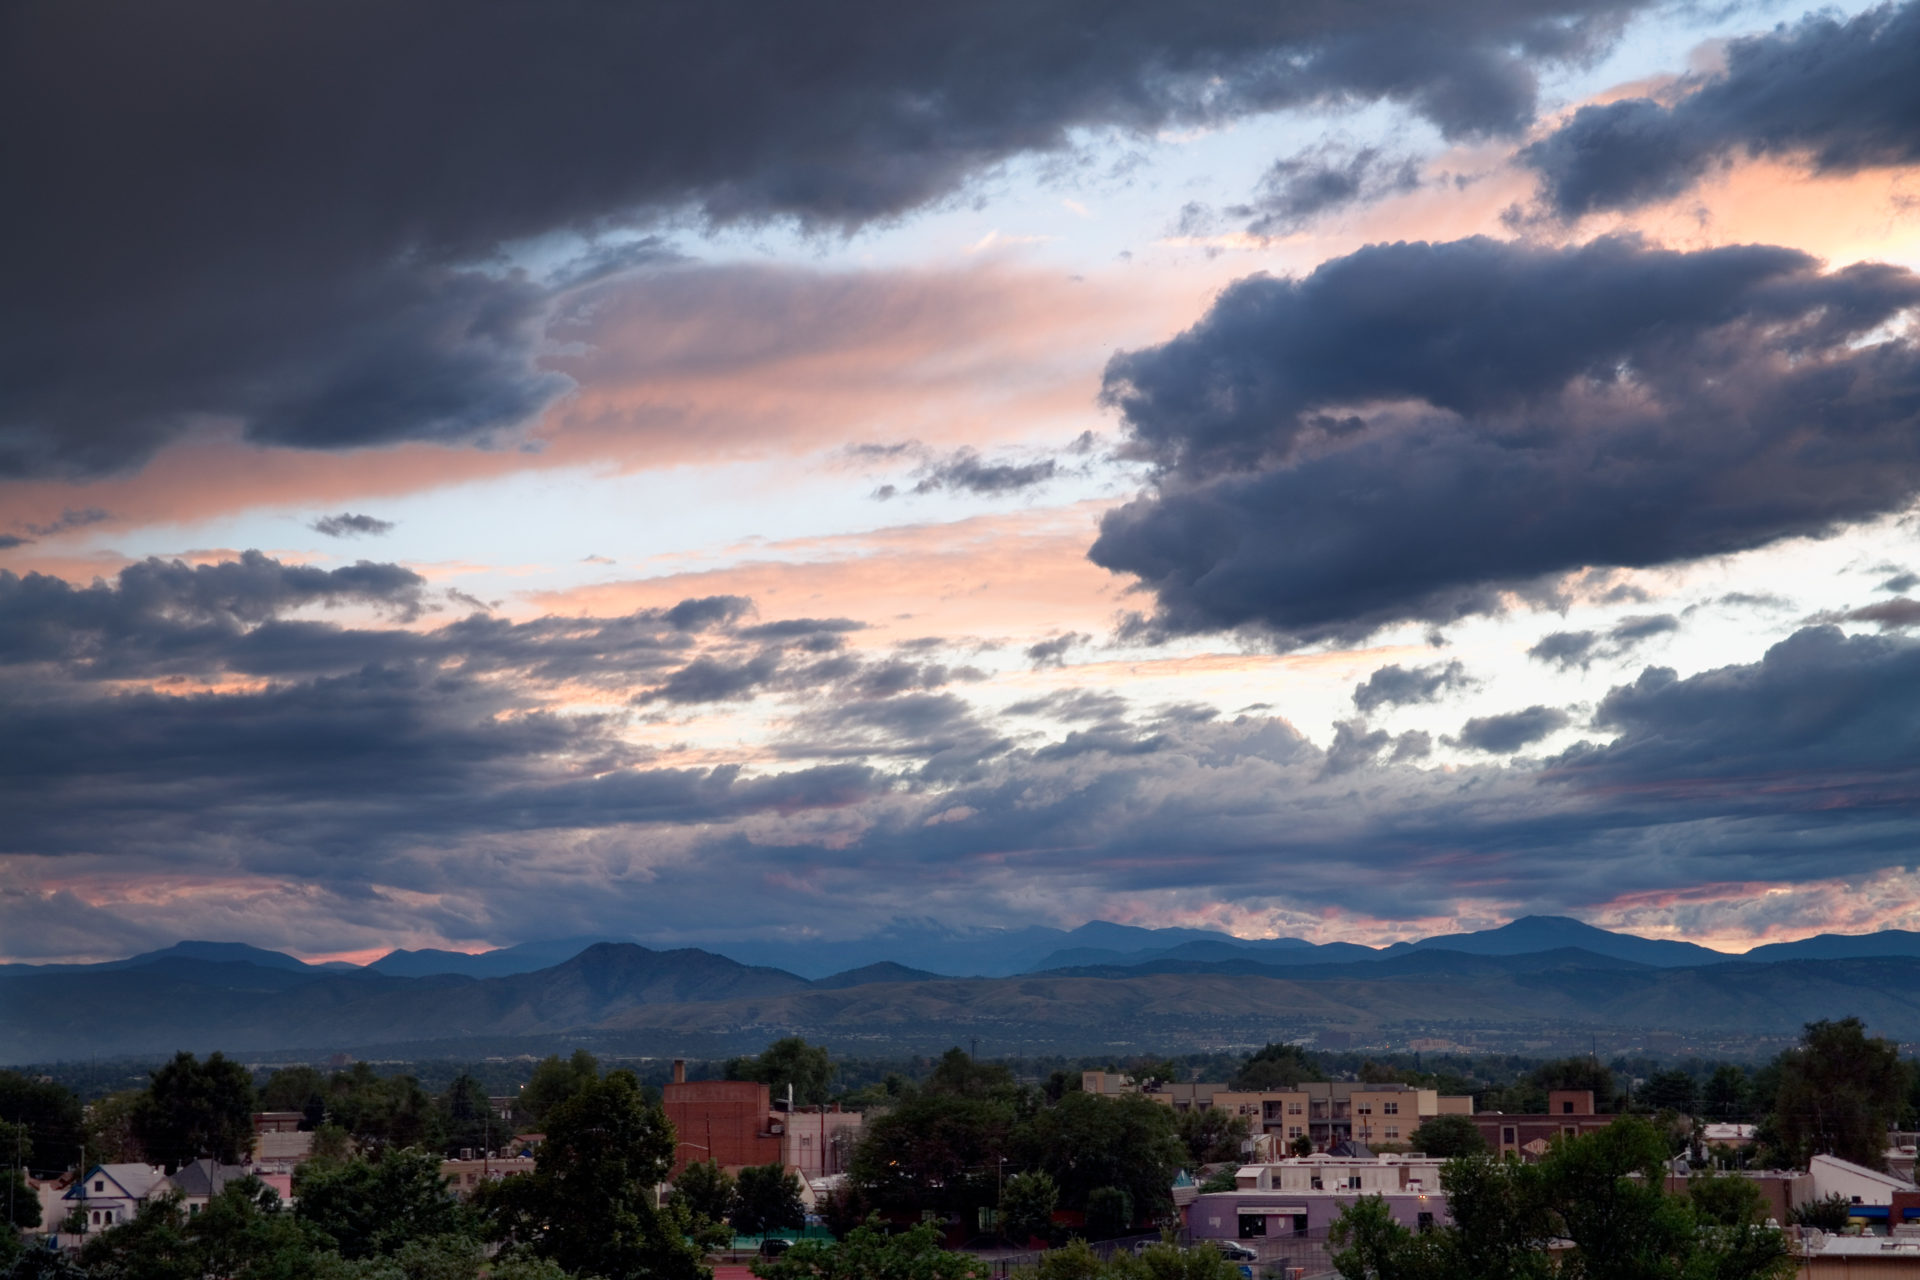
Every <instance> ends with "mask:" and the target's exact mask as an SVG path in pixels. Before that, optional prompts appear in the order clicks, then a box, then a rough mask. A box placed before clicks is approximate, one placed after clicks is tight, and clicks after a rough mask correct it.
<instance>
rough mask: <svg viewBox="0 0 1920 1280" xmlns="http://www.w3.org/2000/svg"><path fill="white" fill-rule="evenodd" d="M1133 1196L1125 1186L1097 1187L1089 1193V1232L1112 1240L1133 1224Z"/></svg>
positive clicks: (1097, 1237)
mask: <svg viewBox="0 0 1920 1280" xmlns="http://www.w3.org/2000/svg"><path fill="white" fill-rule="evenodd" d="M1133 1222H1134V1217H1133V1197H1132V1196H1131V1195H1130V1194H1128V1192H1127V1189H1126V1188H1125V1187H1095V1188H1094V1189H1093V1190H1091V1191H1089V1192H1088V1193H1087V1234H1088V1235H1090V1236H1092V1237H1093V1238H1094V1239H1095V1240H1111V1239H1112V1238H1113V1237H1115V1236H1123V1235H1125V1234H1127V1232H1128V1230H1130V1229H1131V1228H1132V1226H1133Z"/></svg>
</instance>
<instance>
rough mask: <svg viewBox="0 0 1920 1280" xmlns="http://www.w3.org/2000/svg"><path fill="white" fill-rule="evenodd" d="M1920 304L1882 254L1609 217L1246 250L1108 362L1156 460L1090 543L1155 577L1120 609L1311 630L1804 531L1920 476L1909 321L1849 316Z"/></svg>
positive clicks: (1384, 620)
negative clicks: (1290, 252) (1608, 225)
mask: <svg viewBox="0 0 1920 1280" xmlns="http://www.w3.org/2000/svg"><path fill="white" fill-rule="evenodd" d="M1916 304H1920V278H1916V277H1915V276H1914V275H1913V274H1911V273H1909V272H1907V271H1904V270H1900V269H1898V268H1893V267H1886V266H1874V265H1864V266H1854V267H1848V268H1846V269H1844V270H1841V271H1836V272H1832V273H1827V274H1823V273H1821V271H1820V270H1819V264H1818V263H1816V262H1815V261H1814V260H1813V259H1811V258H1809V257H1808V256H1806V255H1805V254H1802V253H1798V252H1796V251H1793V250H1790V249H1780V248H1768V247H1760V246H1745V247H1734V248H1724V249H1710V250H1703V251H1699V252H1694V253H1680V252H1671V251H1667V250H1661V249H1654V248H1649V247H1647V246H1645V245H1642V244H1641V243H1639V242H1637V241H1634V240H1631V239H1621V238H1603V239H1600V240H1596V241H1594V242H1592V243H1590V244H1586V245H1580V246H1574V247H1570V248H1543V247H1534V246H1530V245H1525V244H1512V243H1500V242H1496V241H1492V240H1485V239H1473V240H1464V241H1457V242H1453V243H1446V244H1404V243H1403V244H1392V245H1376V246H1373V247H1370V248H1366V249H1362V250H1360V251H1359V252H1357V253H1354V254H1351V255H1349V256H1347V257H1345V258H1339V259H1335V260H1333V261H1330V262H1327V263H1325V264H1323V265H1321V266H1320V267H1319V268H1317V269H1316V270H1315V271H1313V272H1312V274H1310V275H1308V276H1306V277H1304V278H1301V279H1297V280H1278V279H1273V278H1269V277H1266V276H1255V277H1251V278H1248V279H1245V280H1242V281H1239V282H1238V283H1236V284H1234V285H1233V286H1231V287H1230V288H1228V289H1227V290H1226V291H1225V292H1224V293H1223V294H1222V295H1221V296H1220V298H1219V300H1218V301H1217V302H1216V303H1215V304H1214V306H1213V308H1212V309H1211V310H1210V311H1209V312H1208V313H1207V315H1206V316H1205V317H1204V318H1203V319H1202V320H1201V321H1200V322H1199V323H1198V324H1196V325H1195V326H1194V327H1193V328H1191V329H1189V330H1187V331H1186V332H1185V333H1183V334H1181V335H1179V336H1178V337H1177V338H1175V339H1173V340H1172V341H1170V342H1168V343H1166V344H1164V345H1162V346H1158V347H1152V348H1148V349H1146V350H1142V351H1135V352H1130V353H1125V354H1122V355H1119V356H1116V357H1115V358H1114V360H1113V361H1112V362H1111V363H1110V364H1109V366H1108V369H1107V374H1106V387H1105V393H1104V394H1105V397H1106V399H1107V400H1108V401H1109V402H1110V403H1112V404H1114V405H1116V406H1117V407H1119V409H1120V410H1121V411H1122V413H1123V414H1124V416H1125V419H1126V425H1127V428H1128V430H1129V435H1130V438H1129V445H1128V448H1129V450H1130V451H1131V453H1132V454H1133V456H1135V457H1138V458H1141V459H1144V460H1146V461H1149V462H1151V463H1152V464H1153V465H1154V467H1155V484H1154V487H1153V488H1152V489H1150V490H1149V491H1148V492H1147V493H1145V494H1143V495H1142V496H1141V497H1139V498H1137V499H1136V500H1134V501H1133V502H1131V503H1129V504H1128V505H1126V506H1124V507H1122V508H1119V509H1118V510H1115V511H1113V512H1111V513H1109V514H1108V515H1107V516H1106V517H1105V518H1104V519H1103V520H1102V523H1101V532H1100V537H1099V539H1098V541H1097V542H1096V543H1095V544H1094V546H1093V548H1092V552H1091V554H1092V557H1093V559H1094V561H1095V562H1096V563H1098V564H1101V565H1103V566H1105V567H1107V568H1109V569H1113V570H1116V571H1119V572H1124V573H1130V574H1134V575H1136V576H1137V577H1139V578H1140V579H1141V581H1142V583H1143V584H1144V585H1145V586H1146V587H1148V588H1150V589H1151V590H1152V592H1153V593H1154V596H1155V598H1156V601H1157V605H1158V609H1157V612H1156V614H1155V616H1154V617H1152V618H1151V619H1146V620H1143V621H1141V622H1140V623H1139V624H1138V626H1137V627H1136V628H1135V629H1136V630H1138V631H1142V632H1145V633H1148V634H1152V633H1156V632H1180V631H1198V630H1207V629H1213V628H1223V627H1243V626H1245V627H1255V628H1259V629H1262V630H1265V631H1268V632H1270V633H1272V634H1273V635H1275V636H1276V637H1278V638H1279V639H1280V640H1282V641H1283V642H1304V641H1310V640H1318V639H1328V638H1352V637H1356V636H1360V635H1364V634H1365V633H1367V632H1369V631H1372V630H1374V629H1376V628H1378V627H1381V626H1384V625H1388V624H1390V623H1394V622H1399V621H1405V620H1422V621H1429V622H1447V621H1451V620H1454V619H1457V618H1460V617H1464V616H1467V615H1470V614H1476V613H1495V612H1498V611H1500V610H1502V609H1504V608H1505V607H1506V605H1507V601H1508V598H1509V597H1508V593H1519V594H1521V595H1523V596H1531V597H1534V598H1537V599H1542V600H1545V599H1553V598H1555V597H1556V592H1557V587H1556V585H1555V580H1556V577H1557V576H1558V575H1563V574H1565V573H1567V572H1569V571H1572V570H1577V569H1580V568H1583V567H1588V566H1608V567H1644V566H1650V565H1659V564H1666V563H1671V562H1675V561H1681V560H1686V559H1690V558H1695V557H1699V556H1705V555H1715V554H1724V553H1728V552H1733V551H1739V550H1745V549H1748V548H1752V547H1758V546H1762V545H1765V544H1766V543H1768V542H1770V541H1773V540H1775V539H1778V538H1781V537H1786V536H1791V535H1817V534H1821V533H1824V532H1827V531H1829V530H1831V529H1833V528H1835V527H1836V526H1838V525H1840V524H1842V523H1845V522H1847V521H1851V520H1857V519H1862V518H1866V517H1870V516H1875V515H1879V514H1881V513H1884V512H1887V511H1890V510H1894V509H1897V508H1899V507H1901V506H1903V505H1904V504H1905V503H1907V502H1908V501H1909V500H1910V499H1911V498H1912V497H1913V495H1914V494H1915V492H1916V491H1920V430H1916V427H1917V426H1920V351H1917V350H1916V347H1915V344H1914V342H1913V341H1912V340H1911V339H1910V338H1907V337H1900V336H1896V337H1892V338H1889V339H1887V340H1884V341H1874V342H1863V341H1862V339H1864V338H1866V337H1867V336H1868V335H1870V334H1873V333H1874V332H1875V331H1876V330H1877V329H1879V327H1880V326H1882V325H1884V324H1886V323H1887V322H1888V321H1889V320H1891V319H1893V318H1895V317H1897V316H1899V315H1900V314H1901V313H1902V312H1903V311H1905V310H1906V309H1908V308H1911V307H1913V306H1915V305H1916ZM1348 415H1351V416H1357V417H1359V418H1361V419H1362V420H1363V421H1364V424H1365V425H1364V429H1362V430H1358V431H1355V430H1352V429H1351V428H1349V427H1347V426H1345V425H1342V426H1340V427H1339V428H1338V429H1333V430H1330V429H1328V427H1327V425H1326V424H1327V422H1328V420H1329V419H1338V418H1341V417H1344V416H1348Z"/></svg>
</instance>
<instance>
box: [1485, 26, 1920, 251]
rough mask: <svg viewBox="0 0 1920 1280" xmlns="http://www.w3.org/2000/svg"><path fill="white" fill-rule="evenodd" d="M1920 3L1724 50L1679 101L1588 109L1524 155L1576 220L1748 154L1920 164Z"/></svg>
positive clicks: (1869, 164)
mask: <svg viewBox="0 0 1920 1280" xmlns="http://www.w3.org/2000/svg"><path fill="white" fill-rule="evenodd" d="M1916 73H1920V3H1913V2H1912V0H1909V2H1908V3H1906V4H1897V5H1896V4H1883V5H1881V6H1879V7H1877V8H1874V9H1869V10H1868V11H1866V12H1865V13H1862V14H1859V15H1857V16H1856V17H1853V18H1851V19H1848V20H1846V21H1841V20H1840V19H1838V18H1835V17H1832V16H1828V15H1824V14H1822V15H1817V16H1810V17H1808V18H1805V19H1803V20H1802V21H1801V22H1799V23H1797V24H1796V25H1794V26H1791V27H1782V28H1780V29H1778V30H1775V31H1773V32H1770V33H1768V34H1766V35H1761V36H1750V37H1747V38H1745V39H1739V40H1732V41H1729V42H1728V43H1727V45H1726V68H1725V70H1724V71H1723V72H1721V73H1719V74H1716V75H1713V76H1708V77H1704V78H1699V79H1695V80H1691V81H1683V82H1682V84H1681V85H1680V86H1679V88H1680V90H1681V92H1680V93H1679V94H1678V95H1677V98H1676V100H1674V101H1671V102H1660V101H1656V100H1654V99H1651V98H1627V99H1623V100H1621V101H1618V102H1609V103H1605V104H1603V105H1598V106H1586V107H1582V108H1580V109H1579V110H1578V111H1576V112H1575V113H1574V114H1573V117H1572V119H1570V120H1568V121H1567V123H1566V124H1564V125H1562V126H1561V127H1560V128H1558V129H1556V130H1554V132H1552V133H1551V134H1549V135H1548V136H1546V137H1545V138H1543V139H1541V140H1540V141H1538V142H1535V143H1533V144H1531V145H1530V146H1528V147H1526V148H1525V149H1523V150H1522V151H1521V152H1520V159H1521V161H1522V162H1523V163H1524V164H1526V165H1527V166H1529V167H1530V168H1532V169H1533V170H1535V171H1536V172H1537V173H1538V174H1539V175H1540V181H1541V188H1542V196H1543V198H1544V199H1545V201H1546V203H1547V204H1548V205H1549V206H1550V207H1551V208H1552V209H1553V210H1554V211H1555V212H1556V213H1559V214H1561V215H1564V216H1568V217H1577V216H1579V215H1581V214H1586V213H1592V212H1594V211H1596V210H1600V209H1623V208H1632V207H1634V206H1636V205H1641V204H1647V203H1651V202H1653V201H1657V200H1665V199H1669V198H1671V197H1673V196H1677V195H1679V194H1681V193H1682V192H1684V191H1686V190H1687V189H1688V188H1689V187H1691V186H1692V185H1693V184H1694V183H1696V182H1697V181H1699V180H1700V179H1701V178H1702V177H1704V176H1706V175H1707V174H1708V173H1709V172H1711V171H1712V170H1713V169H1714V168H1715V167H1717V166H1718V165H1720V164H1722V163H1724V162H1726V161H1728V160H1731V159H1734V158H1737V157H1740V156H1771V157H1781V158H1785V159H1789V160H1794V161H1801V162H1804V163H1805V164H1807V165H1808V166H1809V167H1810V168H1812V169H1813V170H1814V171H1815V172H1818V173H1853V172H1857V171H1859V170H1861V169H1872V168H1885V167H1890V166H1898V165H1911V164H1914V163H1916V162H1920V74H1916Z"/></svg>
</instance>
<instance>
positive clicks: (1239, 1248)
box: [1211, 1240, 1260, 1262]
mask: <svg viewBox="0 0 1920 1280" xmlns="http://www.w3.org/2000/svg"><path fill="white" fill-rule="evenodd" d="M1211 1243H1212V1245H1213V1247H1214V1248H1216V1249H1218V1250H1219V1251H1220V1252H1221V1254H1222V1255H1223V1256H1224V1257H1225V1258H1226V1260H1227V1261H1228V1262H1258V1261H1260V1255H1259V1254H1257V1253H1255V1252H1254V1251H1253V1250H1252V1249H1249V1248H1248V1247H1247V1246H1246V1245H1244V1244H1241V1243H1240V1242H1239V1241H1238V1240H1214V1241H1212V1242H1211Z"/></svg>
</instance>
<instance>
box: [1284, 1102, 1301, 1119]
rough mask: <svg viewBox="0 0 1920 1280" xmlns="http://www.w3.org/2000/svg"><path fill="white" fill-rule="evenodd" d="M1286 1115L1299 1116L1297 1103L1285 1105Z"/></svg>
mask: <svg viewBox="0 0 1920 1280" xmlns="http://www.w3.org/2000/svg"><path fill="white" fill-rule="evenodd" d="M1287 1114H1288V1115H1290V1116H1297V1115H1299V1114H1300V1104H1299V1103H1297V1102H1289V1103H1288V1104H1287Z"/></svg>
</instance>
